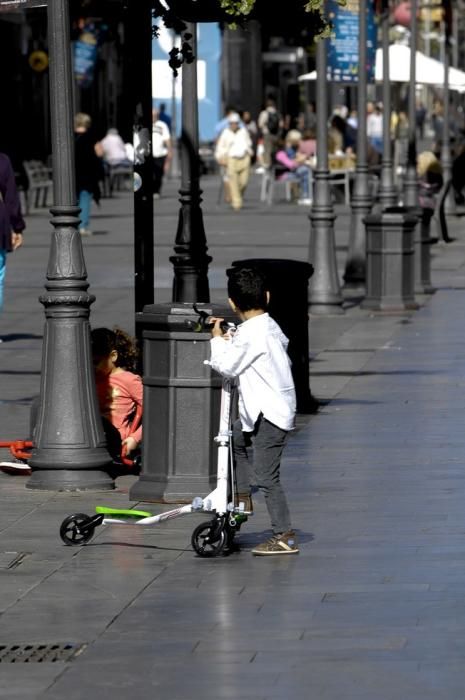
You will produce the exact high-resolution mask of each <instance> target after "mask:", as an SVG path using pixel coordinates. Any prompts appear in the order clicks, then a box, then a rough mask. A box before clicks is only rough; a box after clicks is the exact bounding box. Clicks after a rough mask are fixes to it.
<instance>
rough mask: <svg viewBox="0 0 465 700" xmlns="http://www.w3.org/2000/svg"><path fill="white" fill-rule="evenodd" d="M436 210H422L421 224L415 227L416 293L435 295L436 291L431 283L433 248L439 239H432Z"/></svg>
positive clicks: (424, 208)
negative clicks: (432, 226)
mask: <svg viewBox="0 0 465 700" xmlns="http://www.w3.org/2000/svg"><path fill="white" fill-rule="evenodd" d="M433 214H434V210H433V209H428V208H426V207H423V208H422V209H421V215H420V224H419V226H416V227H415V233H414V244H415V293H416V294H433V293H434V291H435V289H434V287H433V285H432V283H431V246H432V245H433V243H437V238H432V237H431V219H432V218H433Z"/></svg>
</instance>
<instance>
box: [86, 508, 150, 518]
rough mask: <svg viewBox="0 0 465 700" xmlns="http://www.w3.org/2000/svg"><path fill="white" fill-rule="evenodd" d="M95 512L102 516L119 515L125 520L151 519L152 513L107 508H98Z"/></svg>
mask: <svg viewBox="0 0 465 700" xmlns="http://www.w3.org/2000/svg"><path fill="white" fill-rule="evenodd" d="M95 512H96V513H99V514H101V515H118V516H120V517H124V518H137V519H139V518H151V517H152V513H147V512H146V511H145V510H132V509H130V508H127V509H125V508H107V506H96V508H95Z"/></svg>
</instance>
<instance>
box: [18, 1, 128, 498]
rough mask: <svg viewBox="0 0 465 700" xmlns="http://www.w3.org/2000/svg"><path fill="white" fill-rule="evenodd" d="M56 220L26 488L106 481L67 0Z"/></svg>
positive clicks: (59, 32) (59, 37)
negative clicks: (78, 186) (81, 228)
mask: <svg viewBox="0 0 465 700" xmlns="http://www.w3.org/2000/svg"><path fill="white" fill-rule="evenodd" d="M48 34H49V54H50V101H51V124H52V153H53V171H54V178H53V183H54V206H53V207H52V209H51V213H52V215H53V218H52V220H51V222H52V225H53V227H54V231H53V233H52V240H51V247H50V257H49V262H48V268H47V282H46V285H45V289H46V293H45V294H43V295H42V296H41V297H40V301H41V303H42V304H43V305H44V307H45V316H46V323H45V332H44V345H43V353H42V380H41V389H40V406H39V411H38V417H37V424H36V429H35V435H34V449H33V452H32V457H31V459H30V466H31V468H32V470H33V473H32V476H31V478H30V479H29V481H28V483H27V487H28V488H34V489H46V490H83V489H111V488H113V486H114V482H113V480H112V479H111V478H110V477H109V476H108V474H107V473H106V472H105V471H104V469H105V468H106V466H107V465H109V463H110V462H111V460H110V457H109V454H108V452H107V450H106V447H105V438H104V434H103V429H102V423H101V420H100V415H99V410H98V403H97V395H96V391H95V382H94V371H93V366H92V359H91V349H90V339H89V307H90V305H91V304H92V302H93V301H94V299H95V297H93V296H92V295H90V294H89V293H88V291H87V290H88V286H89V285H88V283H87V281H86V280H87V272H86V266H85V263H84V255H83V250H82V243H81V238H80V234H79V232H78V224H79V208H78V207H77V206H76V190H75V178H74V141H73V111H72V68H71V51H70V46H71V44H70V35H69V3H68V2H67V0H49V2H48Z"/></svg>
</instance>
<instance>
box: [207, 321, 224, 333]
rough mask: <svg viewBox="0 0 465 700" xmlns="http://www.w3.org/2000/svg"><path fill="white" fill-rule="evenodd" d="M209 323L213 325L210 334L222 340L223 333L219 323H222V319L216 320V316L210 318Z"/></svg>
mask: <svg viewBox="0 0 465 700" xmlns="http://www.w3.org/2000/svg"><path fill="white" fill-rule="evenodd" d="M209 320H210V323H213V328H212V329H211V334H212V336H213V337H214V338H222V337H223V335H224V333H223V331H222V329H221V323H222V322H223V321H224V318H216V316H211V317H210V319H209Z"/></svg>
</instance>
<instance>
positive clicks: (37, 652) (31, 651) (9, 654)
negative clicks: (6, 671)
mask: <svg viewBox="0 0 465 700" xmlns="http://www.w3.org/2000/svg"><path fill="white" fill-rule="evenodd" d="M86 646H87V645H86V644H0V663H11V664H17V663H26V664H27V663H57V662H60V661H61V662H64V661H71V660H72V659H73V658H74V657H75V656H78V655H79V654H80V653H81V652H82V651H83V650H84V649H85V648H86Z"/></svg>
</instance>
